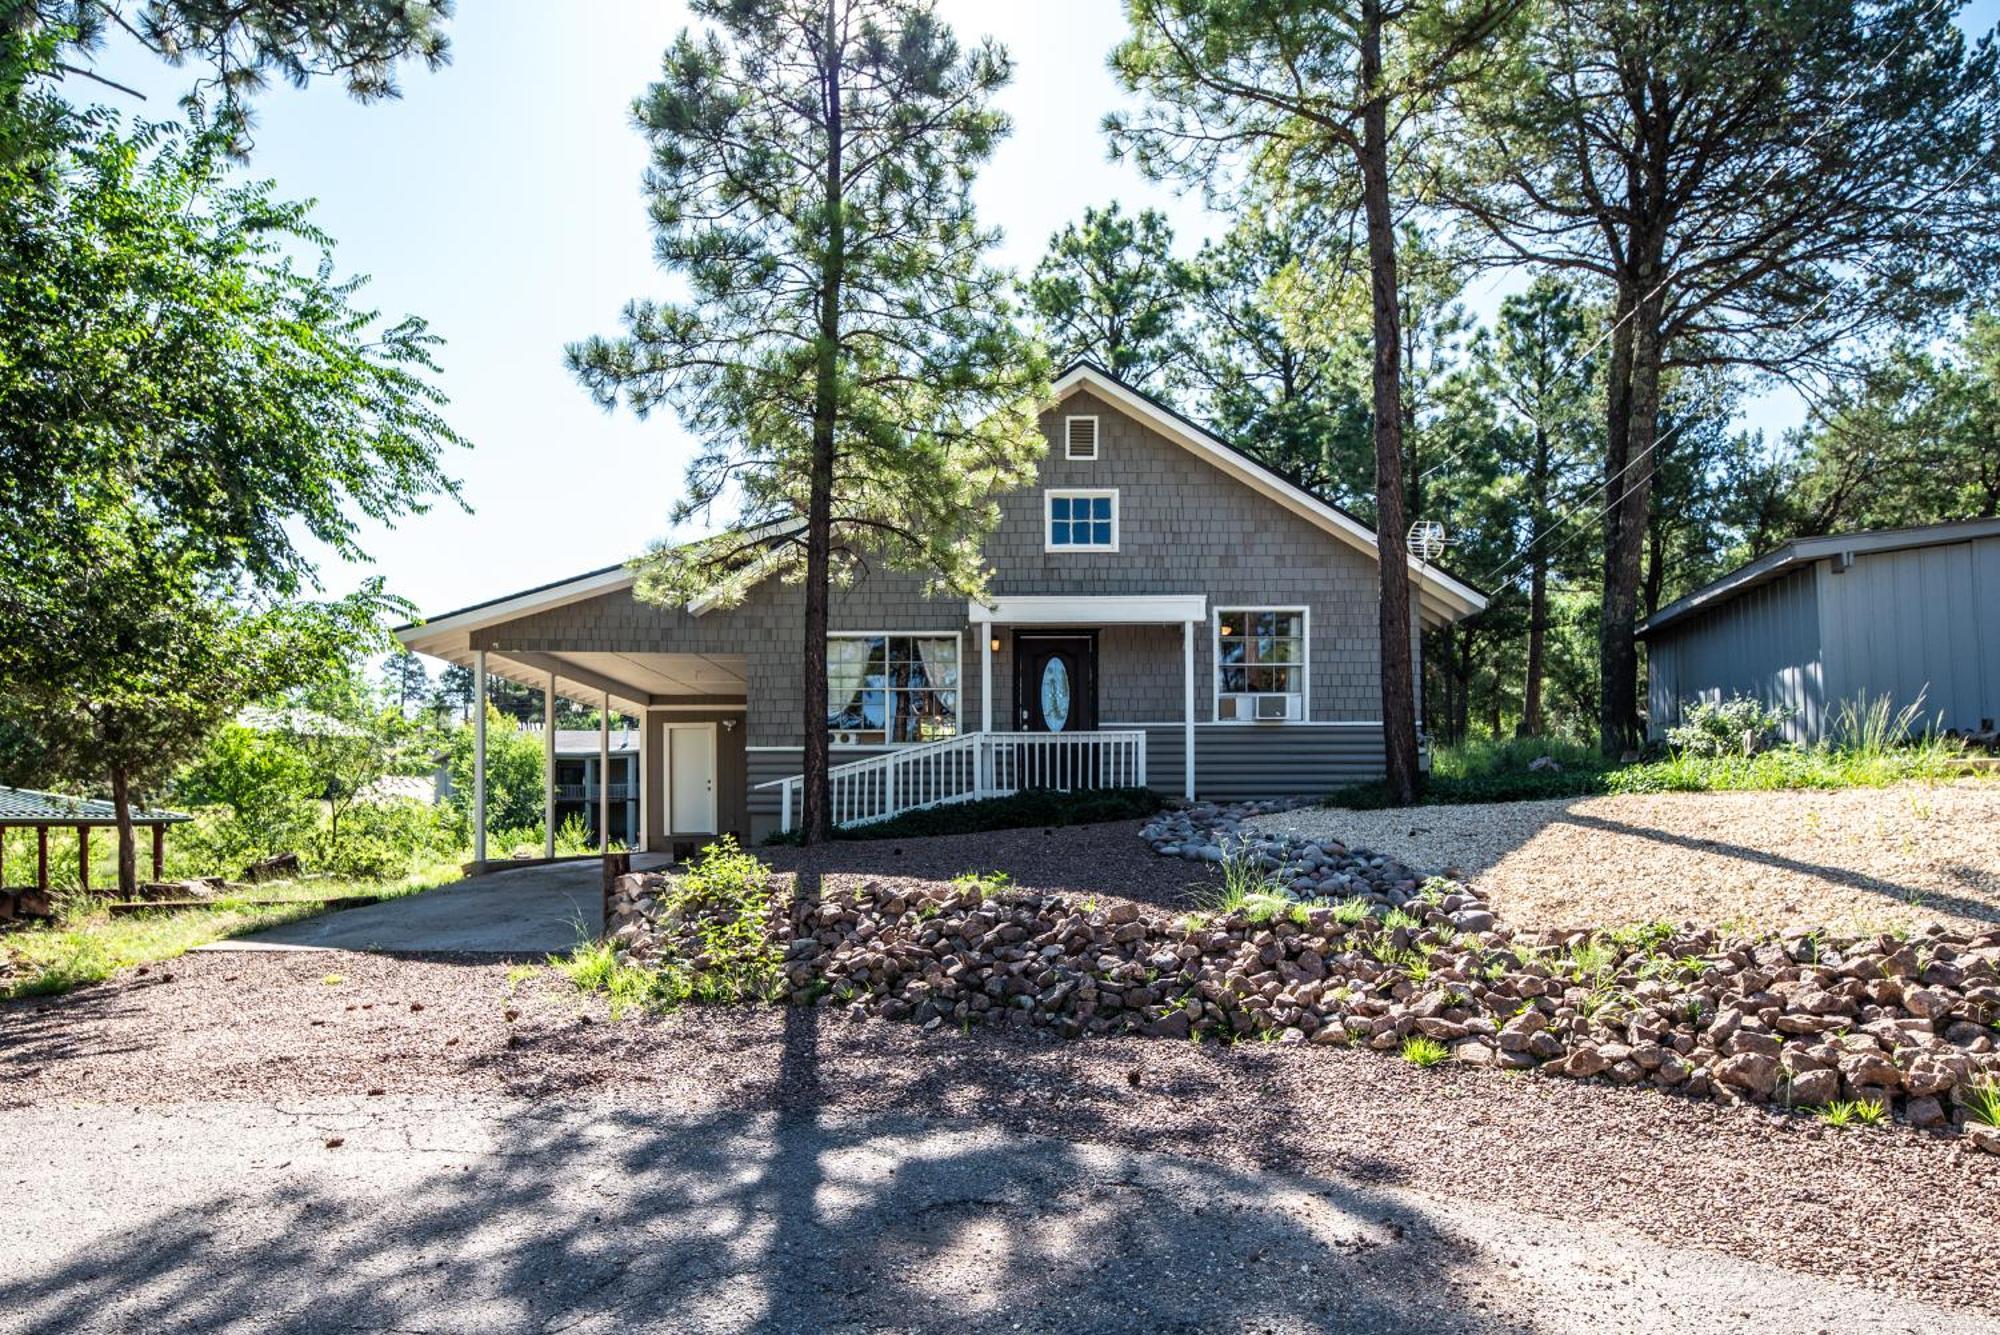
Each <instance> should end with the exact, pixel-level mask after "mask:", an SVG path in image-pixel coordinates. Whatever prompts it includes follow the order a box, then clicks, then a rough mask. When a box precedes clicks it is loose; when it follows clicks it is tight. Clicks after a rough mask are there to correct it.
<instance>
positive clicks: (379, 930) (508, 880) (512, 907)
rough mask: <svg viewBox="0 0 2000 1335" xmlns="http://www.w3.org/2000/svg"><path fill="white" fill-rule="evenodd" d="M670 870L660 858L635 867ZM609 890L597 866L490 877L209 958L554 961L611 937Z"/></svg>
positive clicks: (277, 932)
mask: <svg viewBox="0 0 2000 1335" xmlns="http://www.w3.org/2000/svg"><path fill="white" fill-rule="evenodd" d="M632 861H633V865H634V866H635V867H637V868H639V869H641V870H645V869H649V868H653V867H659V866H663V865H665V863H666V859H665V858H664V857H661V856H660V855H658V854H642V855H639V856H636V857H634V858H633V859H632ZM603 896H604V882H603V872H602V868H601V864H600V863H599V862H598V861H597V860H596V859H594V858H593V859H590V860H588V861H583V862H559V863H554V864H551V865H549V866H542V867H522V868H520V869H518V870H516V871H496V872H489V873H488V874H486V875H484V876H475V877H472V878H471V879H469V880H465V881H460V882H457V883H456V884H453V885H447V886H442V887H440V888H438V889H436V890H427V891H425V892H424V893H422V894H420V895H410V896H407V897H406V898H403V899H392V900H389V901H387V902H385V903H381V904H369V905H367V906H365V907H362V908H357V909H344V910H342V911H341V912H338V913H326V914H322V915H320V916H319V917H317V918H307V919H304V920H303V921H300V922H294V923H287V924H285V925H284V926H282V927H273V928H270V929H268V930H266V931H262V932H256V933H252V934H250V935H248V936H239V937H233V938H231V939H230V940H227V941H218V942H215V943H214V944H213V945H208V946H204V947H202V949H204V950H376V951H383V952H386V953H390V954H404V953H412V952H430V951H436V952H465V953H487V954H501V955H546V954H548V953H549V952H551V951H558V950H568V949H569V948H570V947H571V946H574V945H575V944H576V943H577V941H578V940H579V939H580V938H582V937H590V936H596V935H597V934H598V933H599V932H601V931H603V930H604V917H603V914H604V898H603Z"/></svg>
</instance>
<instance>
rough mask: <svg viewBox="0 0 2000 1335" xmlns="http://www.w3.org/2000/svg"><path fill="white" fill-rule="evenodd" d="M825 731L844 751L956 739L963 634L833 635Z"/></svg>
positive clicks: (828, 659)
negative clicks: (948, 738) (960, 641)
mask: <svg viewBox="0 0 2000 1335" xmlns="http://www.w3.org/2000/svg"><path fill="white" fill-rule="evenodd" d="M826 727H827V731H828V732H830V733H832V734H833V740H834V741H835V742H836V743H838V744H839V745H842V746H882V745H887V744H893V743H900V742H932V741H937V740H938V739H939V738H943V737H955V736H957V735H958V636H957V635H956V634H951V635H937V636H933V635H830V636H828V637H827V642H826Z"/></svg>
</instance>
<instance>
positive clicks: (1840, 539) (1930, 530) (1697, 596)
mask: <svg viewBox="0 0 2000 1335" xmlns="http://www.w3.org/2000/svg"><path fill="white" fill-rule="evenodd" d="M1992 537H2000V519H1961V520H1954V521H1952V522H1950V523H1945V524H1923V525H1919V526H1917V527H1914V528H1878V529H1867V530H1863V531H1861V532H1856V533H1829V534H1825V535H1824V536H1821V537H1815V538H1793V539H1792V540H1791V541H1790V542H1788V543H1785V544H1784V545H1783V546H1781V547H1778V548H1776V549H1775V550H1772V551H1769V552H1766V553H1765V554H1764V555H1762V556H1760V557H1758V558H1757V559H1756V560H1754V561H1750V562H1747V563H1745V564H1743V565H1740V566H1738V567H1736V569H1734V570H1732V571H1730V572H1729V573H1728V574H1726V575H1724V576H1723V577H1722V578H1720V579H1718V580H1715V581H1713V582H1712V583H1709V584H1704V585H1703V586H1702V587H1700V588H1699V589H1696V590H1695V591H1694V592H1693V593H1690V594H1687V595H1686V596H1684V597H1681V598H1678V599H1676V600H1675V601H1673V602H1671V603H1668V604H1667V605H1666V606H1665V607H1662V608H1661V609H1660V610H1659V611H1657V612H1655V613H1653V615H1651V616H1649V617H1647V618H1646V619H1645V620H1644V621H1641V622H1640V623H1639V624H1638V626H1636V627H1635V628H1634V629H1633V631H1632V635H1633V638H1635V639H1645V638H1646V637H1647V636H1649V635H1653V634H1656V633H1658V632H1659V631H1662V630H1665V629H1666V628H1667V627H1668V626H1671V625H1673V624H1674V623H1676V622H1679V621H1684V620H1686V619H1687V618H1688V617H1690V616H1693V615H1694V614H1695V613H1696V612H1703V611H1707V610H1709V609H1711V608H1715V607H1720V606H1721V605H1722V604H1724V603H1726V602H1728V601H1730V600H1731V599H1732V598H1735V597H1736V596H1738V595H1739V594H1742V593H1746V592H1748V591H1749V590H1751V589H1754V588H1756V587H1757V586H1758V585H1760V584H1768V583H1770V582H1771V581H1772V580H1774V579H1777V578H1778V577H1779V576H1781V575H1783V574H1785V573H1786V572H1787V571H1790V570H1794V569H1796V568H1798V567H1800V566H1806V565H1811V564H1812V563H1813V562H1814V561H1818V560H1822V559H1824V558H1826V557H1830V556H1841V555H1867V554H1869V553H1871V552H1901V551H1909V550H1911V549H1913V548H1917V547H1939V546H1944V545H1946V544H1948V543H1954V542H1970V541H1972V540H1973V539H1974V538H1992Z"/></svg>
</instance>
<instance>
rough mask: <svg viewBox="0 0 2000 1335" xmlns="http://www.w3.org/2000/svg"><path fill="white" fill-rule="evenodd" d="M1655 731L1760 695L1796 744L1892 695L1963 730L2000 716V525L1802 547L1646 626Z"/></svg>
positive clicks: (1882, 533) (1854, 537) (1904, 531)
mask: <svg viewBox="0 0 2000 1335" xmlns="http://www.w3.org/2000/svg"><path fill="white" fill-rule="evenodd" d="M1636 633H1637V635H1638V637H1639V638H1640V639H1641V640H1643V641H1645V644H1646V655H1647V663H1648V673H1649V686H1648V692H1647V697H1648V710H1647V712H1648V726H1649V729H1650V731H1651V733H1652V735H1653V736H1655V737H1659V736H1664V735H1665V732H1666V730H1667V729H1668V728H1670V727H1673V726H1674V725H1676V724H1677V723H1679V722H1680V718H1681V710H1682V709H1683V707H1685V706H1686V705H1687V704H1688V703H1689V702H1691V701H1695V700H1711V701H1712V700H1718V699H1721V698H1724V697H1727V696H1731V695H1738V694H1741V695H1751V696H1755V697H1756V698H1758V699H1760V700H1762V701H1763V702H1764V703H1765V704H1766V705H1767V706H1768V707H1769V708H1771V709H1772V710H1773V711H1774V712H1776V713H1779V714H1782V715H1783V716H1784V720H1785V721H1784V724H1783V728H1782V731H1783V734H1784V736H1785V738H1786V739H1787V740H1789V741H1794V742H1814V741H1820V740H1823V739H1826V738H1828V737H1829V736H1830V735H1831V734H1832V733H1833V731H1834V730H1835V727H1836V724H1837V723H1838V720H1839V717H1840V711H1841V707H1842V705H1843V704H1846V703H1849V702H1854V701H1858V700H1859V698H1860V697H1861V696H1863V695H1867V696H1869V697H1870V698H1879V697H1881V696H1884V695H1886V696H1888V697H1889V699H1890V701H1891V702H1892V707H1893V708H1895V709H1901V708H1904V707H1907V706H1909V705H1911V704H1913V703H1914V702H1916V701H1917V700H1919V699H1921V700H1922V712H1923V715H1924V717H1925V718H1926V719H1927V720H1930V721H1933V722H1935V721H1936V720H1937V719H1938V718H1939V717H1940V716H1941V717H1942V719H1943V725H1942V726H1943V727H1945V728H1949V729H1953V730H1956V731H1959V732H1980V731H1987V730H1990V729H1991V728H1992V726H1993V720H1994V719H1995V718H1996V717H2000V519H1974V520H1967V521H1964V522H1960V523H1953V524H1930V525H1926V526H1924V527H1922V528H1901V529H1883V530H1879V531H1876V532H1870V533H1845V534H1835V535H1833V536H1831V537H1824V538H1797V539H1794V540H1793V541H1791V542H1788V543H1786V544H1785V545H1784V546H1782V547H1780V548H1778V549H1777V550H1776V551H1773V552H1771V553H1769V554H1768V555H1765V556H1761V557H1759V558H1758V559H1757V560H1755V561H1752V562H1750V563H1749V564H1748V565H1745V566H1742V567H1740V568H1738V569H1736V570H1732V571H1731V572H1729V573H1728V574H1727V575H1724V576H1723V577H1722V578H1721V579H1719V580H1716V581H1715V582H1714V583H1713V584H1710V585H1708V586H1707V587H1705V588H1701V589H1697V590H1695V591H1694V592H1693V593H1690V594H1689V595H1687V597H1685V598H1682V599H1680V600H1679V601H1677V602H1674V603H1671V604H1669V605H1668V606H1666V607H1663V608H1661V609H1660V610H1659V611H1658V612H1656V613H1654V614H1653V615H1652V616H1650V617H1647V618H1646V619H1645V620H1644V621H1643V622H1641V623H1640V625H1639V627H1638V629H1637V632H1636Z"/></svg>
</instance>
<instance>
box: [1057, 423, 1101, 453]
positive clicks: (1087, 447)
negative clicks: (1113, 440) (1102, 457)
mask: <svg viewBox="0 0 2000 1335" xmlns="http://www.w3.org/2000/svg"><path fill="white" fill-rule="evenodd" d="M1063 457H1064V458H1065V459H1095V458H1096V457H1097V419H1096V418H1095V417H1065V418H1064V419H1063Z"/></svg>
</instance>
